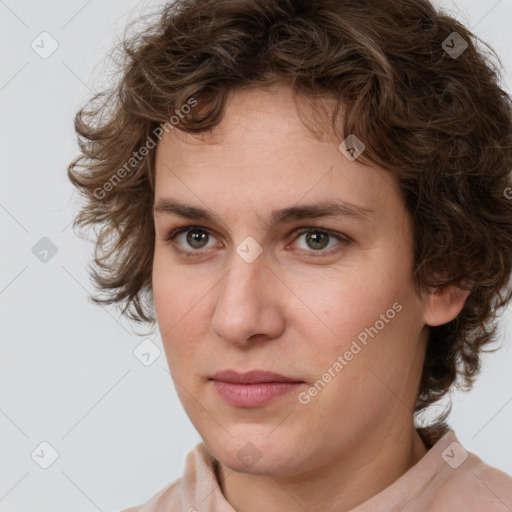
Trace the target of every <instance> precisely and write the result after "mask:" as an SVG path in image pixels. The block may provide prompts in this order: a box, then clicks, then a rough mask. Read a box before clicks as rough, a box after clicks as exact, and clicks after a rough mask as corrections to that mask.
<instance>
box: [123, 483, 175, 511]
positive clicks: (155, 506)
mask: <svg viewBox="0 0 512 512" xmlns="http://www.w3.org/2000/svg"><path fill="white" fill-rule="evenodd" d="M180 483H181V478H178V479H177V480H175V481H174V482H172V483H170V484H169V485H167V486H166V487H164V488H163V489H161V490H160V491H158V492H157V493H156V494H155V495H154V496H153V497H152V498H151V499H150V500H149V501H148V502H147V503H144V504H142V505H136V506H134V507H130V508H127V509H124V510H121V512H164V511H165V512H180V511H181V500H180Z"/></svg>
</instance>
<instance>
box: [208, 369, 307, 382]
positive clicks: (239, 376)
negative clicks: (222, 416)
mask: <svg viewBox="0 0 512 512" xmlns="http://www.w3.org/2000/svg"><path fill="white" fill-rule="evenodd" d="M211 379H212V380H215V381H222V382H231V383H236V384H261V383H266V382H295V383H298V382H301V383H302V381H301V380H298V379H295V378H293V377H286V376H284V375H280V374H279V373H274V372H268V371H264V370H251V371H249V372H245V373H239V372H237V371H235V370H223V371H221V372H217V373H215V374H214V375H213V376H212V377H211Z"/></svg>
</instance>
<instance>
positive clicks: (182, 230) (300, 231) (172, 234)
mask: <svg viewBox="0 0 512 512" xmlns="http://www.w3.org/2000/svg"><path fill="white" fill-rule="evenodd" d="M194 229H195V230H198V231H205V232H206V233H208V234H209V235H212V230H211V229H210V228H205V227H203V226H197V225H187V226H181V227H179V228H176V229H173V230H172V231H171V232H170V233H169V234H168V235H166V236H165V238H164V241H165V242H166V243H172V241H173V240H174V238H176V237H177V236H178V235H180V234H181V233H186V232H187V231H192V230H194ZM314 231H318V232H322V233H325V234H327V235H329V236H331V237H333V238H336V239H337V240H338V241H339V242H340V243H341V244H342V245H343V244H345V245H347V244H350V243H351V242H353V239H352V238H351V237H349V236H348V235H346V234H345V233H341V232H338V231H333V230H331V229H327V228H324V227H323V226H304V227H301V228H296V229H294V230H293V231H292V232H291V233H293V234H295V235H296V236H295V237H294V238H293V240H292V241H291V242H290V243H289V244H287V245H286V248H288V246H289V245H290V244H291V243H293V242H294V241H295V240H296V239H297V238H298V237H299V236H300V235H303V234H304V233H308V232H314ZM178 247H179V249H178V250H179V251H180V252H182V253H183V254H188V255H193V254H197V255H198V256H199V255H201V253H204V252H206V251H207V250H208V249H197V250H187V249H183V248H182V247H181V246H178ZM336 247H337V246H336ZM336 247H334V248H331V249H328V250H320V251H313V250H310V251H308V250H306V249H299V251H301V252H307V253H308V254H315V252H316V253H317V255H318V257H320V256H326V255H330V254H332V253H334V252H337V251H339V250H340V249H339V248H336Z"/></svg>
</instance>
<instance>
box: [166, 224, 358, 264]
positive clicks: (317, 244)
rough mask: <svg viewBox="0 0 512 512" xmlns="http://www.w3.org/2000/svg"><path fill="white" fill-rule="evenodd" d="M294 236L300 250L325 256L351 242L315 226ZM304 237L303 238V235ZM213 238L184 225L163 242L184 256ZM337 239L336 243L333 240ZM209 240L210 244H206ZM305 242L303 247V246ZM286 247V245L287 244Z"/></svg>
mask: <svg viewBox="0 0 512 512" xmlns="http://www.w3.org/2000/svg"><path fill="white" fill-rule="evenodd" d="M295 233H297V234H298V235H299V236H296V237H295V238H294V240H293V241H292V243H296V242H297V240H301V239H303V240H304V242H303V247H299V250H300V251H303V252H308V253H310V255H311V256H313V257H317V255H315V254H314V253H319V254H318V256H325V255H328V254H331V253H334V252H337V251H340V250H342V249H343V248H344V247H345V246H346V245H348V244H350V243H351V242H352V239H351V238H350V237H349V236H347V235H345V234H343V233H338V232H335V231H331V230H328V229H324V228H321V229H320V228H319V227H317V226H310V227H304V228H301V229H298V230H296V231H295ZM304 235H305V237H304V238H303V236H304ZM214 240H215V238H214V237H213V236H212V234H211V232H210V231H209V230H208V229H206V228H203V227H200V226H184V227H181V228H177V229H175V230H173V231H172V232H171V233H169V235H167V236H166V238H165V242H166V243H170V242H173V243H175V245H177V246H178V248H179V249H178V250H179V251H180V252H182V253H183V254H184V255H186V256H196V255H197V256H199V255H200V254H201V252H203V251H202V250H203V249H211V248H213V247H215V246H216V245H218V244H215V243H214ZM336 240H337V243H335V241H336ZM209 242H210V245H208V244H209ZM304 244H305V247H304ZM287 248H288V246H287ZM326 248H327V249H326Z"/></svg>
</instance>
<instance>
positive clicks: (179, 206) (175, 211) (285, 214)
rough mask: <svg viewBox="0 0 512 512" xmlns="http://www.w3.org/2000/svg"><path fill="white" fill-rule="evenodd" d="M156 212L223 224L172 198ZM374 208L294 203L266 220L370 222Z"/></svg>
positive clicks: (340, 203)
mask: <svg viewBox="0 0 512 512" xmlns="http://www.w3.org/2000/svg"><path fill="white" fill-rule="evenodd" d="M153 209H154V212H155V214H170V215H178V216H179V217H183V218H186V219H191V220H196V221H201V222H211V223H219V224H223V222H222V220H221V219H220V217H219V216H218V215H216V214H215V213H213V212H212V211H210V210H206V209H203V208H198V207H197V206H192V205H188V204H185V203H180V202H178V201H175V200H172V199H166V198H163V199H159V200H158V201H157V202H156V203H155V205H154V208H153ZM373 212H374V210H372V209H370V208H364V207H362V206H357V205H354V204H352V203H348V202H346V201H342V200H341V199H335V200H330V201H324V202H315V203H312V204H301V205H293V206H289V207H287V208H283V209H279V210H273V211H272V212H271V213H270V215H269V217H268V218H267V220H266V225H267V227H269V228H272V227H274V226H277V225H279V224H284V223H286V222H291V221H294V220H303V219H315V218H319V217H349V218H353V219H356V220H361V221H365V222H368V221H370V220H371V214H372V213H373Z"/></svg>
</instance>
